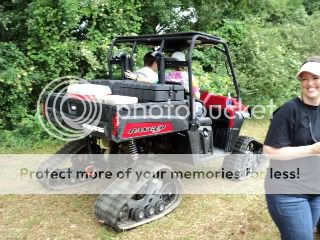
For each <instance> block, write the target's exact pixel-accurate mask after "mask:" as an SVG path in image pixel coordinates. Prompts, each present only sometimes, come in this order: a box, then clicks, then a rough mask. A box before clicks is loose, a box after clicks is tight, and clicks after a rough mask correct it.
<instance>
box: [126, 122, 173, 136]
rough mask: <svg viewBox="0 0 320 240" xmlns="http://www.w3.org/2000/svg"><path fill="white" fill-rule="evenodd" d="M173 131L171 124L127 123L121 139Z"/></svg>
mask: <svg viewBox="0 0 320 240" xmlns="http://www.w3.org/2000/svg"><path fill="white" fill-rule="evenodd" d="M172 130H173V128H172V124H171V122H139V123H127V124H126V125H125V127H124V130H123V133H122V138H134V137H142V136H151V135H154V134H160V133H167V132H171V131H172Z"/></svg>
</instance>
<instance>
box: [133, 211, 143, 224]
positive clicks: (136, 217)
mask: <svg viewBox="0 0 320 240" xmlns="http://www.w3.org/2000/svg"><path fill="white" fill-rule="evenodd" d="M144 217H145V213H144V209H142V208H137V209H136V210H135V211H134V214H133V219H134V220H135V221H137V222H139V221H141V220H142V219H144Z"/></svg>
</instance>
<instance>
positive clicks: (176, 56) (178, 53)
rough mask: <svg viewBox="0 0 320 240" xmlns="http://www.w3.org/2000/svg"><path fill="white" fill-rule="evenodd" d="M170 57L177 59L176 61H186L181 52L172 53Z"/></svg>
mask: <svg viewBox="0 0 320 240" xmlns="http://www.w3.org/2000/svg"><path fill="white" fill-rule="evenodd" d="M171 57H173V58H175V59H177V60H178V61H186V55H185V54H184V53H183V52H174V53H172V55H171Z"/></svg>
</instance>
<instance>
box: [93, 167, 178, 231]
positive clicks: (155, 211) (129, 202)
mask: <svg viewBox="0 0 320 240" xmlns="http://www.w3.org/2000/svg"><path fill="white" fill-rule="evenodd" d="M130 167H131V168H132V170H133V172H152V173H154V174H153V175H152V177H151V178H143V179H139V181H136V180H135V179H125V180H123V179H117V180H116V181H114V182H113V183H112V184H111V185H110V186H108V187H107V189H106V190H105V191H104V193H102V194H101V195H100V196H99V197H98V199H97V201H96V205H95V214H96V216H97V218H98V220H99V221H100V222H102V223H104V224H106V225H109V226H111V227H112V228H113V229H115V230H117V231H123V230H129V229H132V228H135V227H138V226H140V225H143V224H145V223H148V222H151V221H154V220H156V219H159V218H161V217H163V216H165V215H166V214H168V213H169V212H171V211H172V210H173V209H175V208H176V207H177V206H178V205H179V203H180V202H181V199H182V195H181V192H182V187H181V183H180V181H179V180H178V179H176V178H171V177H170V175H171V169H170V168H169V167H168V166H166V165H164V164H161V163H157V162H153V161H143V162H139V161H137V162H135V163H134V164H132V165H131V166H130ZM159 173H165V177H164V176H163V175H161V176H160V174H159ZM119 193H121V194H119ZM123 193H126V194H123Z"/></svg>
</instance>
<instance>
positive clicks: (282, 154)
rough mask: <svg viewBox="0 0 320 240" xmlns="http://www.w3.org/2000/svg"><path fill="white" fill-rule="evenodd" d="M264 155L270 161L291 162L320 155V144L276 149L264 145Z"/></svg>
mask: <svg viewBox="0 0 320 240" xmlns="http://www.w3.org/2000/svg"><path fill="white" fill-rule="evenodd" d="M263 153H264V154H266V156H267V157H268V158H270V159H274V158H276V159H277V160H291V159H294V158H299V157H305V156H307V155H310V154H320V142H319V143H314V144H312V145H307V146H299V147H282V148H275V147H271V146H267V145H264V146H263Z"/></svg>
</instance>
